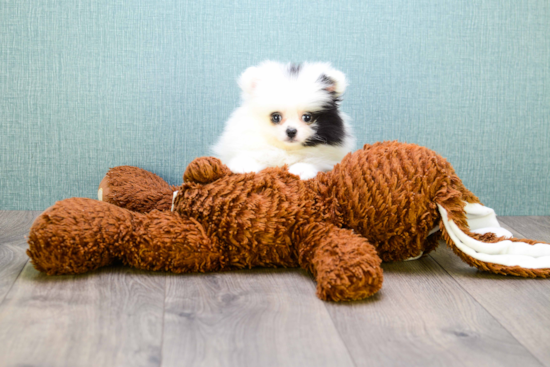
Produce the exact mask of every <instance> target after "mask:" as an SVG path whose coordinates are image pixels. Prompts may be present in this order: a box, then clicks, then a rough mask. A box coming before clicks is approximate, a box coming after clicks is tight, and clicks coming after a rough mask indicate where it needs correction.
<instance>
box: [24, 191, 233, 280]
mask: <svg viewBox="0 0 550 367" xmlns="http://www.w3.org/2000/svg"><path fill="white" fill-rule="evenodd" d="M28 243H29V249H28V251H27V255H28V256H29V257H30V258H31V261H32V264H33V265H34V267H35V268H36V269H37V270H39V271H42V272H44V273H47V274H48V275H57V274H80V273H85V272H88V271H91V270H95V269H97V268H100V267H103V266H106V265H110V264H112V263H113V262H115V261H116V260H119V261H122V262H123V263H124V264H127V265H130V266H133V267H136V268H139V269H145V270H164V271H172V272H175V273H183V272H206V271H215V270H222V269H224V268H225V267H226V264H227V260H228V257H227V256H224V252H223V248H224V247H223V245H222V244H220V242H219V241H217V240H216V239H215V238H212V236H210V235H209V234H208V232H207V230H205V229H204V228H203V226H202V225H201V224H200V223H198V222H197V221H195V220H193V219H188V218H185V217H183V216H181V215H179V214H177V213H173V212H160V211H153V212H151V213H148V214H141V213H136V212H132V211H129V210H127V209H123V208H119V207H117V206H115V205H112V204H109V203H104V202H101V201H97V200H92V199H86V198H72V199H65V200H62V201H58V202H57V203H55V204H54V205H53V206H52V207H50V208H49V209H48V210H46V211H45V212H44V213H42V214H41V215H40V216H39V217H38V218H37V219H36V220H35V222H34V223H33V225H32V227H31V230H30V232H29V239H28Z"/></svg>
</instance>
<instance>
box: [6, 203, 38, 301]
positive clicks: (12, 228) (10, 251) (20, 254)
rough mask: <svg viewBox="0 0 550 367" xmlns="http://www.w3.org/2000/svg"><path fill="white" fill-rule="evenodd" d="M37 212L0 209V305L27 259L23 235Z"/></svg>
mask: <svg viewBox="0 0 550 367" xmlns="http://www.w3.org/2000/svg"><path fill="white" fill-rule="evenodd" d="M39 213H40V212H31V211H0V305H1V304H2V302H3V301H4V298H5V297H6V294H8V292H9V290H10V289H11V287H12V285H13V283H14V282H15V279H17V277H18V276H19V274H20V273H21V270H22V269H23V267H24V266H25V264H26V263H27V261H28V260H29V258H28V257H27V255H26V254H25V251H26V249H27V239H26V237H25V236H26V234H27V233H28V232H29V228H30V227H31V225H32V222H33V220H34V218H36V217H37V216H38V214H39Z"/></svg>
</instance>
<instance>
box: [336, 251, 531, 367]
mask: <svg viewBox="0 0 550 367" xmlns="http://www.w3.org/2000/svg"><path fill="white" fill-rule="evenodd" d="M383 267H384V279H385V280H384V286H383V288H382V291H381V292H379V294H378V295H376V296H375V297H373V298H371V299H367V300H365V301H362V302H354V303H349V304H336V303H327V304H326V307H327V309H328V310H329V313H330V315H331V317H332V318H333V320H334V323H335V326H336V328H337V329H338V331H339V333H340V335H341V336H342V339H343V340H344V342H345V343H346V346H347V347H348V349H349V351H350V354H351V355H352V357H353V360H354V362H355V364H356V366H405V365H406V366H469V365H479V366H518V365H530V366H538V365H540V364H539V363H538V361H537V360H536V359H535V358H534V357H533V356H532V355H531V354H530V353H529V351H527V350H526V349H525V348H524V347H523V346H522V345H521V344H520V343H518V341H517V340H516V339H515V338H514V337H513V336H512V335H511V334H510V333H509V332H508V331H507V330H505V329H504V328H503V327H502V326H501V325H500V323H499V322H498V321H497V320H495V319H494V318H493V317H492V316H491V315H490V314H489V313H488V312H487V311H486V310H485V309H484V308H483V307H481V305H479V303H477V302H476V301H475V300H474V299H473V298H472V297H471V296H470V295H469V294H467V293H466V292H465V291H464V290H462V289H461V288H460V287H459V286H458V285H457V284H456V282H455V281H454V280H453V279H451V278H450V277H449V276H448V274H447V273H446V272H445V271H444V270H443V269H441V267H440V266H439V265H437V263H435V261H433V260H432V259H431V258H429V257H425V258H422V259H420V260H416V261H410V262H405V263H402V262H401V263H389V264H384V266H383Z"/></svg>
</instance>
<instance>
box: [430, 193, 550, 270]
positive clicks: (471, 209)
mask: <svg viewBox="0 0 550 367" xmlns="http://www.w3.org/2000/svg"><path fill="white" fill-rule="evenodd" d="M438 207H439V212H440V213H441V217H442V219H443V223H444V225H445V229H446V230H447V233H448V234H449V236H450V237H451V239H452V240H453V242H454V243H455V245H456V247H458V248H459V249H460V251H462V252H464V253H465V254H467V255H469V256H471V257H473V258H474V259H477V260H480V261H484V262H488V263H494V264H500V265H505V266H516V265H517V266H521V267H522V268H527V269H543V268H550V245H548V244H543V243H537V244H535V245H529V244H528V243H525V242H512V241H509V240H504V241H500V242H497V243H485V242H481V241H478V240H476V239H473V238H471V237H469V236H468V235H466V234H465V233H464V232H462V231H461V230H460V228H458V226H457V225H456V224H455V223H454V222H453V221H452V220H449V219H448V216H447V211H446V210H445V208H443V207H442V206H441V205H439V204H438ZM464 210H465V211H466V213H467V218H468V225H469V226H470V222H471V223H472V225H473V228H474V231H472V232H476V233H487V232H494V233H496V234H497V235H499V236H501V235H505V236H507V237H512V234H511V233H510V232H509V231H507V230H506V229H504V228H501V227H500V225H499V224H498V221H497V219H496V215H495V212H494V210H493V209H491V208H487V207H484V206H482V205H480V204H467V205H466V207H465V208H464ZM484 226H485V227H484ZM470 228H472V227H470Z"/></svg>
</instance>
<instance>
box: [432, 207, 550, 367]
mask: <svg viewBox="0 0 550 367" xmlns="http://www.w3.org/2000/svg"><path fill="white" fill-rule="evenodd" d="M499 221H500V222H501V224H502V226H503V227H505V228H507V229H509V230H510V231H511V232H512V233H513V234H514V236H516V237H520V238H524V237H528V238H532V239H538V240H542V241H547V242H550V218H549V217H499ZM430 256H432V257H433V258H434V259H435V261H437V262H438V263H439V264H440V265H441V266H442V267H443V268H444V269H445V270H446V271H447V272H448V273H449V274H450V275H451V276H452V277H453V278H454V279H455V280H456V281H457V282H458V283H459V284H460V286H461V287H462V288H463V289H465V290H466V291H467V292H468V293H469V294H470V295H472V296H473V297H474V298H475V299H476V300H477V301H478V302H479V303H480V304H481V305H482V306H483V307H484V308H485V309H486V310H487V311H488V312H489V313H490V314H491V315H492V316H493V317H495V318H496V319H497V320H498V321H499V322H500V323H501V324H502V325H503V327H505V328H506V329H507V330H508V331H510V333H511V334H512V335H513V336H514V337H515V338H516V339H517V340H518V341H519V342H521V343H522V344H523V345H524V346H525V347H526V348H527V349H528V350H529V351H530V352H531V353H532V354H533V355H534V356H536V357H537V358H538V360H539V361H541V362H542V363H543V365H545V366H550V348H548V345H550V332H549V330H550V311H549V305H550V279H524V278H516V277H506V276H499V275H492V274H488V273H484V272H481V271H478V270H477V269H475V268H471V267H469V266H468V265H467V264H465V263H463V262H462V261H460V259H459V258H458V257H457V256H455V255H454V254H453V253H452V251H450V250H449V249H447V248H440V249H438V250H437V251H436V252H435V253H433V254H432V255H430Z"/></svg>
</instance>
